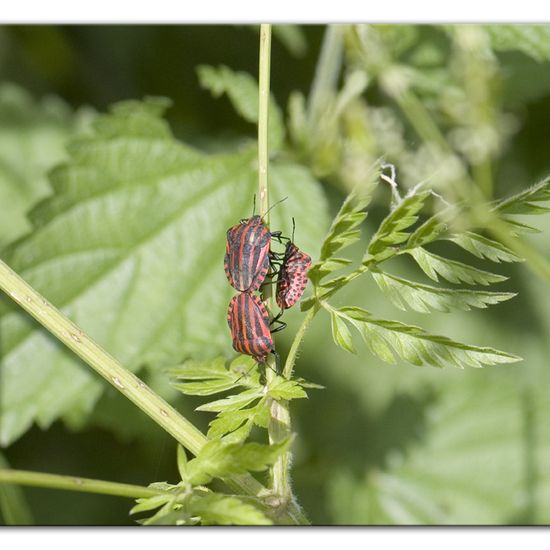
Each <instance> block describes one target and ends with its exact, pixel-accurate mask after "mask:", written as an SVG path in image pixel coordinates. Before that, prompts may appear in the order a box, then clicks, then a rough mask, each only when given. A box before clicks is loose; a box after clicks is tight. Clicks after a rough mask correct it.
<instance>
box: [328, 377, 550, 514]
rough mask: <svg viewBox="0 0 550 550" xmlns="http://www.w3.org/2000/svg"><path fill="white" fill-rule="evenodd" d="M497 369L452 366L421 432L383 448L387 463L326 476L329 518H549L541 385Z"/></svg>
mask: <svg viewBox="0 0 550 550" xmlns="http://www.w3.org/2000/svg"><path fill="white" fill-rule="evenodd" d="M494 374H495V377H489V376H485V378H484V379H481V377H479V376H453V377H452V379H451V381H450V383H447V384H445V385H443V386H441V385H440V386H439V388H438V391H436V393H435V395H434V397H435V399H434V400H433V401H432V402H431V403H430V405H429V406H428V407H427V410H426V414H425V415H424V416H423V420H422V436H421V437H419V438H417V439H413V440H412V441H410V442H409V444H407V445H406V447H405V448H404V449H403V450H402V451H397V452H393V453H391V455H388V458H387V460H386V461H385V464H384V466H383V468H368V469H367V468H365V470H364V473H360V474H359V475H357V473H356V472H355V471H353V472H352V471H351V469H350V470H348V471H347V472H344V473H342V472H340V473H339V474H338V479H333V480H331V482H330V486H329V488H328V489H329V490H328V492H327V493H328V505H329V508H330V509H332V510H333V514H334V515H333V517H332V520H333V521H334V522H335V523H345V524H347V525H349V524H360V525H365V524H369V525H379V524H380V525H403V524H407V525H528V524H543V525H547V524H548V522H549V521H550V508H549V506H548V499H547V498H546V495H548V481H549V476H548V470H547V468H545V467H544V465H545V464H546V460H547V457H548V453H549V449H550V447H549V443H550V438H549V429H548V423H547V422H546V421H545V419H546V418H548V415H549V414H550V407H549V405H550V401H549V400H548V394H547V385H546V384H541V385H540V387H529V384H527V385H526V386H527V387H525V385H523V387H518V385H519V384H518V378H517V377H516V376H511V377H507V376H503V373H500V372H498V373H494ZM523 382H525V380H524V381H523ZM533 434H536V437H532V435H533ZM526 472H529V475H526Z"/></svg>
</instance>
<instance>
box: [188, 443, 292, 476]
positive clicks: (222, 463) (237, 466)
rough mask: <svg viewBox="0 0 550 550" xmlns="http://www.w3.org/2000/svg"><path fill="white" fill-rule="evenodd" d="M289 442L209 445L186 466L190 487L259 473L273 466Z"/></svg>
mask: <svg viewBox="0 0 550 550" xmlns="http://www.w3.org/2000/svg"><path fill="white" fill-rule="evenodd" d="M290 443H291V439H285V440H284V441H281V442H280V443H276V444H273V445H262V444H260V443H244V444H241V443H230V444H227V443H224V442H223V441H221V440H219V439H215V440H213V441H209V442H208V443H207V444H206V445H204V447H203V448H202V449H201V451H200V453H199V455H198V456H197V457H196V458H194V459H193V460H190V461H189V462H188V464H187V471H188V472H189V479H190V481H191V483H192V484H193V485H205V484H207V483H209V482H210V481H211V480H212V479H213V478H215V477H217V478H222V479H223V478H226V477H228V476H232V475H238V474H244V473H246V472H261V471H263V470H265V469H267V467H268V466H270V465H271V464H273V463H274V462H275V461H276V460H277V458H278V457H279V456H280V455H281V454H282V453H284V452H286V450H287V449H288V447H289V446H290Z"/></svg>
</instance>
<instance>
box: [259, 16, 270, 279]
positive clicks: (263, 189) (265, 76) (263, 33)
mask: <svg viewBox="0 0 550 550" xmlns="http://www.w3.org/2000/svg"><path fill="white" fill-rule="evenodd" d="M270 66H271V25H261V26H260V67H259V94H260V96H259V107H258V109H259V112H258V189H259V195H260V197H259V198H260V215H261V216H265V215H266V214H267V211H268V210H269V187H268V175H269V174H268V169H269V155H268V142H267V136H268V133H267V127H268V123H269V73H270ZM265 221H266V223H267V225H268V226H269V219H266V220H265ZM268 286H269V285H268Z"/></svg>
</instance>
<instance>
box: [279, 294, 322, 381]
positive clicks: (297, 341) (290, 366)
mask: <svg viewBox="0 0 550 550" xmlns="http://www.w3.org/2000/svg"><path fill="white" fill-rule="evenodd" d="M319 309H320V307H319V304H318V303H316V304H315V305H314V306H313V307H312V308H311V309H310V310H308V312H307V313H306V316H305V317H304V320H303V321H302V324H301V325H300V328H299V329H298V331H297V332H296V336H295V337H294V340H293V341H292V346H291V347H290V351H289V352H288V356H287V358H286V362H285V367H284V369H283V376H284V377H285V378H288V379H290V378H291V377H292V373H293V371H294V364H295V363H296V356H297V354H298V349H299V348H300V345H301V343H302V340H303V339H304V336H305V334H306V331H307V329H308V328H309V325H310V324H311V321H313V317H315V315H316V314H317V312H318V311H319Z"/></svg>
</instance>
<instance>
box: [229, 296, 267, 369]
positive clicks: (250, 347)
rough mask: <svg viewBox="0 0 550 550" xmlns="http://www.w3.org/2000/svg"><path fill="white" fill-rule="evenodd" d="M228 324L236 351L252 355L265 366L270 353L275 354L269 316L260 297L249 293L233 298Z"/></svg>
mask: <svg viewBox="0 0 550 550" xmlns="http://www.w3.org/2000/svg"><path fill="white" fill-rule="evenodd" d="M227 323H228V324H229V328H230V329H231V337H232V338H233V349H234V350H235V351H238V352H240V353H244V354H246V355H251V356H252V357H254V359H256V361H257V362H258V363H261V364H265V362H266V361H267V356H268V355H269V354H270V353H275V347H274V344H273V338H272V336H271V331H270V328H269V314H268V312H267V309H266V307H265V306H264V304H263V302H262V300H261V299H260V297H259V296H256V295H255V294H251V293H249V292H240V293H239V294H237V295H236V296H233V298H232V299H231V302H229V309H228V310H227Z"/></svg>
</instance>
